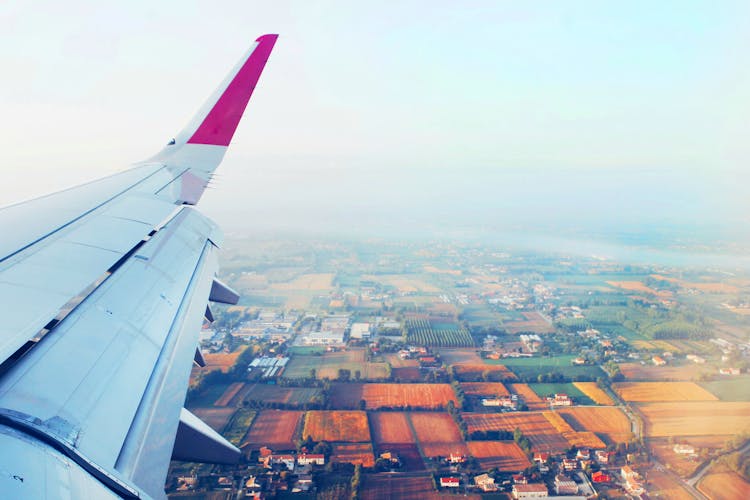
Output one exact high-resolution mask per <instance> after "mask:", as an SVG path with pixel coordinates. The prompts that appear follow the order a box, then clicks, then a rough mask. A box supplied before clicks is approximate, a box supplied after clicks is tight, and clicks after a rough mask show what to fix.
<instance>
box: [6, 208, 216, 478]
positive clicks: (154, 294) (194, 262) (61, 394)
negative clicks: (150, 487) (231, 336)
mask: <svg viewBox="0 0 750 500" xmlns="http://www.w3.org/2000/svg"><path fill="white" fill-rule="evenodd" d="M210 233H211V225H210V223H209V222H208V221H207V219H205V218H204V217H203V216H201V215H199V214H198V213H197V212H194V211H192V210H189V209H184V210H183V211H182V212H181V213H180V214H178V216H177V217H176V218H175V219H174V220H173V221H170V223H169V224H168V225H167V226H166V227H165V228H164V229H162V230H161V231H159V232H158V233H156V235H155V236H154V237H153V238H152V239H151V240H150V241H149V242H148V243H147V244H146V245H144V246H143V247H142V248H141V250H140V251H139V252H137V253H136V254H134V255H133V256H132V257H131V258H130V259H129V260H128V261H127V262H126V263H125V264H124V265H123V266H122V267H121V268H120V269H119V270H118V271H117V272H115V273H114V274H113V275H112V276H111V277H110V278H109V279H108V280H107V281H106V282H105V283H104V284H103V285H102V286H100V287H99V288H98V289H97V290H96V291H95V292H94V293H93V294H92V295H91V296H89V297H88V298H86V300H84V302H83V303H81V305H80V306H78V308H76V310H75V311H74V312H73V313H71V315H70V316H68V318H66V320H65V321H64V322H63V324H62V325H61V326H60V327H59V329H58V330H56V331H55V335H52V336H50V337H49V338H47V339H45V342H42V343H40V345H39V346H37V347H36V348H35V349H33V350H32V351H31V352H30V353H29V354H28V355H27V356H26V357H24V358H22V360H21V361H20V362H19V363H18V364H17V365H16V366H14V367H13V369H12V370H11V371H10V372H9V373H8V374H6V376H5V377H4V378H3V379H2V381H0V407H1V408H5V409H10V410H13V411H14V412H18V413H20V414H25V415H29V416H31V417H33V418H35V419H39V420H40V421H41V422H42V425H43V426H45V428H46V431H47V432H49V433H50V434H53V435H55V436H56V438H57V439H60V440H62V441H65V442H67V443H69V444H70V445H72V446H74V447H75V448H76V449H78V450H79V451H80V452H81V453H83V454H84V455H86V456H87V457H89V458H91V459H92V460H94V461H95V462H96V463H97V464H99V465H100V466H106V467H108V468H111V467H114V465H115V462H116V460H117V458H118V456H119V454H120V450H121V448H122V446H123V442H124V441H125V438H126V436H127V435H128V433H129V432H130V428H131V424H132V422H133V420H134V418H135V416H136V413H137V410H138V409H139V405H140V404H141V400H142V399H143V397H144V393H145V392H146V390H147V387H148V385H149V383H150V379H151V377H152V374H153V372H154V366H156V365H158V362H159V359H160V357H162V356H163V355H165V353H163V352H162V351H163V349H164V347H165V341H166V339H168V338H169V333H170V332H171V331H172V326H173V323H174V322H175V321H176V320H180V315H179V314H178V313H179V311H180V309H181V308H182V307H183V302H184V301H185V300H187V299H190V298H191V295H186V290H188V291H189V292H192V291H193V290H191V288H190V285H191V281H192V280H193V275H194V271H195V269H196V267H199V264H200V263H202V261H203V254H204V252H205V251H206V247H207V246H208V247H211V246H212V245H211V243H209V242H208V235H209V234H210ZM203 267H205V266H203V265H201V268H203ZM213 271H215V265H214V267H212V268H211V272H213ZM205 281H206V282H207V285H205V286H204V288H205V287H206V286H210V281H211V280H210V277H206V279H205ZM204 295H205V296H203V297H196V300H197V301H198V302H200V304H201V310H202V309H203V308H205V303H206V300H207V297H208V291H205V293H204ZM194 324H195V323H192V325H193V326H194ZM197 336H198V330H197V329H196V330H195V333H194V335H192V336H189V337H194V338H191V339H189V340H190V344H191V345H190V347H191V349H194V348H195V344H196V342H197ZM167 354H171V352H168V353H167ZM183 358H185V359H187V361H188V362H192V357H191V356H190V355H188V356H187V357H185V356H183ZM189 372H190V365H189V364H188V365H187V369H186V370H185V375H186V376H189ZM50 374H54V376H50ZM186 382H187V380H185V383H186ZM183 391H184V385H183V386H182V391H180V392H179V395H180V397H181V398H183V399H184V392H183ZM181 406H182V400H181V401H180V402H179V403H178V405H177V411H178V418H179V408H180V407H181ZM178 418H177V419H172V422H173V424H174V426H175V427H176V425H177V420H178ZM171 438H172V439H174V432H172V434H171ZM141 444H143V443H141ZM170 452H171V443H170ZM167 462H168V458H167ZM162 487H163V485H162Z"/></svg>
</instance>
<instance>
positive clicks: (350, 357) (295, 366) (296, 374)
mask: <svg viewBox="0 0 750 500" xmlns="http://www.w3.org/2000/svg"><path fill="white" fill-rule="evenodd" d="M386 366H387V365H386V363H371V362H367V361H365V351H364V349H349V350H346V351H337V352H327V353H325V354H323V355H319V356H317V355H294V356H292V359H291V360H290V361H289V364H288V365H287V367H286V370H284V374H283V376H284V378H308V377H309V376H310V373H311V370H315V375H316V377H317V378H319V379H323V378H329V379H331V380H335V379H337V378H338V376H339V370H349V373H350V377H351V379H352V380H353V379H354V377H355V373H356V372H357V371H359V373H360V378H362V379H363V380H367V379H383V378H385V377H386V375H387V369H386Z"/></svg>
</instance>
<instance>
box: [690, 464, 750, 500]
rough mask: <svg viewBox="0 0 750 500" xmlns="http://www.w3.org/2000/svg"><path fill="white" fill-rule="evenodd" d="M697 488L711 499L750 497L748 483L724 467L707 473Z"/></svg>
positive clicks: (727, 499)
mask: <svg viewBox="0 0 750 500" xmlns="http://www.w3.org/2000/svg"><path fill="white" fill-rule="evenodd" d="M698 489H699V490H700V491H701V492H703V494H705V495H706V496H707V497H708V498H711V499H712V500H737V499H740V498H750V483H748V482H747V481H745V480H743V479H742V478H741V477H740V476H739V475H737V474H736V473H734V472H732V471H729V470H726V469H718V470H717V471H716V472H711V473H710V474H707V475H706V476H705V477H704V478H703V479H702V480H701V482H700V483H698Z"/></svg>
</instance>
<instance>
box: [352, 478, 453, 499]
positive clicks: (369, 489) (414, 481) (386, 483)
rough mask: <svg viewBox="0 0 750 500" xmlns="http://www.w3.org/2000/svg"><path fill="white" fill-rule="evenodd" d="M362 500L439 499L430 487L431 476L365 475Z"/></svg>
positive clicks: (431, 486)
mask: <svg viewBox="0 0 750 500" xmlns="http://www.w3.org/2000/svg"><path fill="white" fill-rule="evenodd" d="M361 498H362V500H382V499H383V498H389V499H398V500H436V499H439V498H441V497H440V495H439V494H438V493H437V492H436V491H435V488H434V487H433V485H432V476H430V475H427V474H426V475H424V476H418V477H404V476H401V475H397V474H365V475H364V481H363V482H362V488H361Z"/></svg>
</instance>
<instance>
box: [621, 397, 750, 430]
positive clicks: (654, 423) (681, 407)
mask: <svg viewBox="0 0 750 500" xmlns="http://www.w3.org/2000/svg"><path fill="white" fill-rule="evenodd" d="M636 408H637V409H638V410H639V411H640V412H641V414H642V415H643V421H644V433H645V435H646V436H647V437H669V436H727V435H733V434H740V433H742V432H748V431H750V403H744V402H743V403H734V402H724V401H705V402H694V401H691V402H680V403H642V404H638V405H636Z"/></svg>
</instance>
